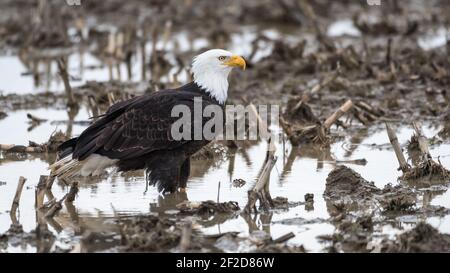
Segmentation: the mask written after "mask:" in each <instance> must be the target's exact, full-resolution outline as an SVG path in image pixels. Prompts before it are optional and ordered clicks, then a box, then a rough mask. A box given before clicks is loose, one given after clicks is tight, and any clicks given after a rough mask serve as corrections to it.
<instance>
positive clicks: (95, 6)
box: [0, 0, 450, 252]
mask: <svg viewBox="0 0 450 273" xmlns="http://www.w3.org/2000/svg"><path fill="white" fill-rule="evenodd" d="M63 2H64V1H57V0H48V1H13V0H6V1H2V2H1V3H0V62H1V69H2V72H3V73H1V74H2V75H5V77H6V78H5V79H3V78H2V80H1V81H0V82H1V83H0V126H3V127H1V128H2V134H1V136H0V144H1V145H2V146H1V151H0V169H1V175H0V180H1V181H0V186H1V189H2V193H1V195H2V197H1V199H0V200H6V201H3V202H1V201H0V209H1V211H0V218H1V219H2V221H0V222H3V223H4V224H3V225H1V223H0V227H1V229H0V234H1V235H0V252H15V251H24V252H70V251H71V252H95V251H99V252H102V251H115V252H147V251H148V252H163V251H164V252H166V251H171V252H178V251H182V252H183V251H193V252H203V251H210V252H308V251H314V252H318V251H329V252H447V251H448V249H449V248H448V241H449V239H448V238H447V236H449V235H447V234H445V233H449V232H450V230H449V229H448V219H449V218H448V215H450V209H449V207H448V200H449V197H448V194H449V193H448V186H449V182H450V180H449V178H450V174H449V172H448V168H449V166H450V165H449V160H448V158H449V157H448V156H449V155H448V147H449V136H450V129H449V128H450V125H449V124H450V123H449V119H450V115H449V101H450V100H449V94H448V85H449V84H450V74H449V72H448V71H450V59H449V58H448V56H449V54H448V51H449V50H450V47H449V41H448V37H447V36H448V33H447V31H446V29H447V28H448V22H449V19H450V18H449V14H448V12H446V11H447V10H448V9H449V3H448V1H433V3H428V2H426V1H423V3H410V2H408V3H406V2H405V3H403V2H402V4H401V5H400V4H399V2H398V1H385V2H383V5H381V6H380V7H369V6H367V5H366V4H365V1H359V2H358V1H356V2H352V1H343V2H342V3H341V2H337V1H333V2H332V3H328V2H327V1H312V0H311V1H303V0H302V1H293V0H286V1H271V0H263V1H260V0H258V1H256V0H248V1H225V2H224V4H223V5H217V4H216V3H213V2H212V1H207V0H202V1H184V2H183V3H181V4H180V3H179V1H151V2H148V1H142V0H133V1H118V0H111V1H102V2H100V1H82V3H83V4H82V5H81V6H80V7H71V6H68V5H65V4H64V3H63ZM24 14H31V16H24ZM50 19H51V20H50ZM343 26H344V27H343ZM207 48H227V49H229V50H231V51H233V52H234V53H236V54H240V55H243V56H244V57H245V58H246V60H247V63H248V69H247V70H246V71H245V73H234V72H233V74H232V75H231V76H230V79H229V80H230V87H231V89H230V97H229V99H228V103H229V104H242V102H243V101H245V102H247V103H253V104H254V105H258V104H270V103H272V104H277V105H280V107H281V113H282V120H281V121H280V126H281V128H274V129H275V130H276V132H277V133H279V134H280V136H281V140H280V143H277V146H278V151H279V152H278V154H277V155H278V156H279V161H278V162H277V165H276V167H275V168H274V171H273V172H272V173H271V180H272V182H271V186H270V187H271V189H270V190H271V191H273V193H272V196H279V197H277V198H274V199H273V203H274V204H273V205H274V207H273V209H271V210H269V211H262V210H259V211H257V213H256V215H251V217H247V216H242V215H241V208H243V207H244V206H245V203H246V198H247V191H248V190H249V189H251V188H252V186H253V185H254V182H255V178H256V177H257V175H258V172H259V170H260V167H261V166H259V164H262V162H260V159H263V158H264V155H265V149H266V147H265V145H264V143H263V142H261V141H235V142H224V141H216V142H213V143H212V144H211V145H208V146H207V147H205V148H204V149H202V150H201V151H199V152H198V153H197V154H196V155H195V156H194V157H193V160H192V162H193V164H192V169H191V179H192V181H190V183H189V184H188V193H189V194H181V193H180V194H178V195H177V196H165V197H161V196H159V195H158V193H156V192H154V191H153V189H145V185H144V184H143V180H142V178H143V174H142V172H132V173H126V174H114V173H108V176H105V177H104V178H102V179H98V180H95V179H91V180H86V181H81V180H80V181H78V182H79V192H78V195H77V197H76V198H75V200H74V204H72V206H71V205H70V204H66V203H65V202H64V203H62V204H61V206H62V210H61V211H59V212H58V213H55V215H54V218H53V221H51V220H50V221H48V222H46V224H45V225H44V226H47V225H48V226H49V227H51V228H50V229H49V228H43V226H42V225H40V226H39V228H36V223H35V220H36V219H35V218H36V216H35V215H34V214H35V209H34V200H35V197H34V189H35V187H36V186H37V183H38V181H39V177H40V175H48V173H47V169H46V168H47V167H48V165H49V164H51V163H53V162H54V160H55V158H56V154H55V153H54V152H55V150H56V147H57V146H58V145H59V144H60V143H62V142H63V141H64V140H66V139H68V138H69V137H72V136H75V135H77V134H79V133H80V132H81V131H82V130H83V129H84V128H85V127H86V126H88V125H89V124H90V123H91V122H92V121H93V119H95V118H96V117H97V116H99V115H101V114H102V113H103V112H104V111H106V109H107V108H108V107H109V106H110V105H111V104H113V103H115V102H119V101H122V100H126V99H129V98H132V97H134V96H138V95H141V94H145V93H149V92H156V91H158V90H160V89H163V88H170V87H176V86H179V85H181V84H183V83H185V82H188V81H189V80H190V79H191V75H190V71H189V63H190V61H191V59H192V57H193V56H195V55H196V54H198V53H200V52H202V51H204V50H205V49H207ZM61 60H64V61H65V63H66V64H67V72H68V78H69V82H70V85H71V92H72V95H69V94H70V93H69V92H68V90H67V88H66V87H65V85H64V82H63V80H62V79H61V71H59V70H58V63H59V62H60V61H61ZM71 96H73V100H74V101H75V103H74V104H73V103H72V104H71V103H70V97H71ZM349 100H351V102H352V106H351V108H349V109H347V110H346V111H345V112H342V113H340V116H339V118H337V119H336V120H334V121H333V122H332V123H328V122H329V120H328V119H329V118H330V117H333V114H335V113H336V111H339V110H338V109H340V108H341V107H342V106H343V105H345V103H346V102H347V101H349ZM413 121H420V122H422V123H423V124H425V126H424V128H425V129H426V133H427V136H428V139H427V143H428V145H429V148H430V150H431V152H430V155H429V157H428V159H427V160H424V157H423V153H422V152H421V150H420V145H419V141H418V138H417V137H416V136H415V135H413V134H412V131H411V126H410V123H411V122H413ZM385 122H388V123H392V124H395V127H396V129H395V130H396V132H397V134H398V135H399V142H400V146H401V147H400V149H402V150H403V151H407V156H408V159H407V164H408V166H409V169H408V171H407V172H405V173H403V172H400V170H397V168H398V162H397V161H395V160H396V159H395V154H394V151H393V149H392V148H391V145H390V144H389V142H388V138H387V135H386V132H385V129H384V123H385ZM3 128H4V129H3ZM16 128H17V129H16ZM5 132H6V133H5ZM20 175H27V176H30V178H29V179H28V180H29V183H30V184H29V185H27V188H25V189H24V197H23V198H22V201H21V202H22V203H23V204H22V206H23V207H22V208H21V210H20V212H21V214H22V216H21V217H19V220H20V222H21V223H22V224H23V226H21V224H19V223H16V222H15V221H13V219H11V222H14V224H12V225H10V223H9V219H8V218H9V217H8V216H7V212H9V208H10V206H11V202H10V201H11V200H10V199H11V198H12V197H13V195H14V190H15V185H16V182H17V177H18V176H20ZM398 178H400V179H398ZM3 181H4V182H3ZM372 181H373V182H372ZM69 188H70V187H69V186H68V185H66V184H65V183H64V182H62V181H55V185H54V186H53V192H52V191H50V192H46V201H51V200H61V198H62V197H63V196H65V194H66V193H67V192H68V191H69ZM3 189H5V190H3ZM143 192H144V195H143V197H141V195H142V193H143ZM191 192H192V193H191ZM3 194H4V195H5V196H3ZM188 196H189V198H188ZM216 196H217V201H206V200H211V199H212V200H216ZM5 197H6V199H5ZM87 197H89V199H86V198H87ZM7 198H9V199H7ZM53 198H55V199H53ZM78 199H80V201H78V202H77V200H78ZM149 203H150V204H149ZM116 207H118V210H116ZM272 218H273V219H272ZM3 219H5V221H3ZM6 220H7V221H6ZM16 220H17V219H16ZM422 220H425V221H426V223H422ZM440 221H444V223H446V224H443V225H440V224H438V223H437V222H440ZM430 224H431V225H432V226H434V227H438V229H435V228H434V227H432V226H430ZM405 225H410V226H411V228H412V229H411V230H406V229H405V227H404V226H405ZM291 230H292V232H293V234H290V232H291ZM386 230H387V231H386ZM392 230H394V232H395V236H392V234H391V233H390V232H392ZM66 233H69V235H67V234H66ZM188 235H189V236H188ZM387 235H391V236H390V237H391V238H392V237H395V239H394V240H392V239H389V238H386V237H387ZM65 236H66V237H65ZM182 242H183V243H182ZM186 242H188V243H186Z"/></svg>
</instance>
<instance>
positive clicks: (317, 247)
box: [0, 20, 450, 252]
mask: <svg viewBox="0 0 450 273" xmlns="http://www.w3.org/2000/svg"><path fill="white" fill-rule="evenodd" d="M343 29H344V31H343ZM352 31H353V29H352V27H351V25H350V22H349V21H348V20H344V21H342V22H338V23H337V25H335V26H332V27H331V28H330V30H329V33H328V34H329V35H331V36H340V35H350V36H358V35H359V34H358V33H355V32H354V31H353V32H352ZM255 33H256V30H255V29H253V28H251V27H250V28H248V29H247V30H245V31H243V32H242V33H241V34H236V35H234V36H233V37H232V38H231V39H232V44H233V45H234V46H232V47H231V50H233V51H234V52H235V53H237V54H242V55H248V54H249V53H250V50H251V46H250V44H251V41H253V40H254V39H255V37H256V34H255ZM440 34H442V33H440ZM264 35H266V36H267V37H269V38H280V35H281V34H280V33H278V32H276V31H272V30H270V29H269V30H265V32H264ZM440 36H442V35H440ZM303 38H304V37H303ZM431 38H433V37H431ZM283 39H285V40H292V41H295V39H296V38H295V36H294V35H284V36H283ZM175 40H176V41H177V42H173V41H171V42H169V45H167V49H168V50H169V51H170V50H171V48H173V47H175V46H176V45H175V44H179V45H185V44H188V42H187V40H188V37H187V36H186V35H185V34H178V35H177V36H176V38H175ZM192 44H193V47H194V48H197V49H200V48H202V47H205V46H207V44H208V42H207V41H206V40H202V39H198V40H195V41H194V42H193V43H192ZM263 47H264V48H266V49H265V50H263V51H259V52H258V55H256V56H255V60H257V59H259V58H262V57H264V56H265V55H267V54H270V52H271V46H270V44H265V45H263ZM180 50H188V48H180ZM148 51H150V48H148ZM68 63H69V72H70V74H71V76H73V77H74V79H72V84H73V86H78V85H81V84H83V83H85V82H86V81H89V80H97V81H106V80H109V79H110V75H109V70H108V67H106V66H105V65H104V64H102V63H101V62H100V61H98V60H97V59H96V58H95V57H94V56H93V55H91V54H89V53H82V52H79V51H77V52H75V53H73V54H71V55H70V57H69V61H68ZM0 67H2V68H4V67H7V68H8V69H2V77H6V78H5V79H8V80H1V81H0V92H3V93H5V94H7V93H19V94H26V93H30V92H31V93H34V92H40V91H47V90H51V91H61V90H63V84H62V82H60V80H59V79H58V76H57V75H56V63H54V62H42V63H41V64H40V67H39V69H38V70H39V71H40V74H41V77H40V79H39V80H36V79H35V78H34V77H32V76H31V75H30V71H29V70H28V69H27V67H26V66H25V65H24V64H23V63H22V62H21V61H20V60H19V59H18V58H17V57H16V56H1V57H0ZM139 67H141V64H140V57H139V56H137V57H136V58H135V60H134V62H133V77H132V78H131V79H130V80H132V81H139V80H141V79H140V78H139V77H140V72H139V70H138V68H139ZM121 69H123V70H122V71H121V74H122V75H126V70H125V67H122V68H121ZM175 70H176V68H175ZM113 77H117V75H113ZM178 80H179V81H183V80H184V79H183V78H179V79H178ZM27 113H31V114H33V115H35V116H38V117H43V118H48V119H49V121H47V122H45V123H43V124H41V125H39V126H38V127H36V128H33V129H32V130H29V126H30V125H29V124H28V121H27V118H26V114H27ZM88 118H89V113H88V111H87V110H86V109H84V108H82V109H81V110H80V111H79V113H78V115H77V116H76V117H75V121H86V120H88ZM67 119H68V114H67V112H66V110H65V109H54V108H49V109H44V108H42V109H37V110H21V111H14V112H8V116H7V117H6V118H4V119H2V120H0V132H1V134H0V143H2V144H18V145H24V144H27V143H28V141H29V140H31V141H34V142H37V143H42V142H45V141H47V140H48V138H49V135H50V133H51V132H53V131H55V130H57V129H59V130H62V131H64V132H65V131H67V130H68V128H67V125H66V124H65V123H61V122H58V121H67ZM55 121H56V122H57V123H55ZM394 125H395V126H396V127H397V134H398V137H399V141H400V143H401V144H403V145H404V144H406V142H407V141H408V140H409V138H410V136H411V134H412V129H411V128H410V127H409V126H406V125H400V124H394ZM425 125H426V126H424V127H425V128H424V131H425V134H426V135H427V136H428V137H432V136H435V135H436V133H437V132H438V131H439V129H440V128H439V127H433V126H431V125H427V124H425ZM84 128H85V127H84V126H82V125H74V126H73V128H72V129H71V130H72V135H77V134H79V133H80V132H82V130H83V129H84ZM341 133H342V132H341ZM277 146H278V152H277V153H278V154H277V155H278V161H277V164H276V167H275V168H274V169H273V171H272V174H271V175H272V180H271V194H272V196H274V197H275V196H283V197H287V198H288V199H289V200H290V201H292V202H297V201H303V200H304V195H305V194H307V193H312V194H314V196H315V198H314V200H315V202H314V208H313V209H312V210H306V209H305V207H304V206H296V207H293V208H290V209H289V210H288V211H275V212H273V216H272V219H271V222H270V223H266V221H265V220H264V219H260V218H257V219H256V225H257V227H258V228H259V229H263V228H264V229H265V230H270V233H271V236H272V237H273V238H277V237H279V236H281V235H284V234H286V233H288V232H291V231H292V232H294V234H295V235H296V236H295V238H293V239H291V240H290V241H289V243H290V244H294V245H300V244H303V245H304V246H305V248H306V249H307V250H308V251H321V250H322V249H323V247H324V245H322V244H320V243H319V242H318V241H317V239H316V236H318V235H324V234H331V233H333V232H334V230H335V227H334V226H333V225H331V224H329V223H323V222H322V221H321V219H327V218H329V214H328V211H327V206H326V202H325V201H324V199H323V197H322V194H323V192H324V190H325V180H326V177H327V175H328V173H329V172H330V171H331V170H332V169H333V168H334V166H336V164H347V165H348V166H350V167H351V168H353V169H354V170H355V171H357V172H359V173H361V174H362V175H363V177H365V178H366V179H367V180H371V181H374V182H375V184H376V185H377V186H378V187H383V186H384V185H386V184H387V183H392V184H396V183H398V182H397V177H398V176H399V175H400V172H399V171H398V170H397V169H396V168H397V166H398V163H397V161H396V158H395V155H394V152H393V151H392V150H391V149H390V145H389V141H388V138H387V135H386V132H385V130H384V128H383V127H382V126H378V127H377V126H374V127H371V128H369V129H366V128H360V129H359V131H358V132H357V133H353V134H352V137H344V138H343V139H342V140H340V141H338V142H336V143H335V144H333V145H332V146H331V148H330V150H329V151H317V150H314V149H312V148H310V147H298V148H293V147H291V146H290V145H289V143H288V142H287V141H286V142H283V141H282V140H280V142H279V143H278V144H277ZM265 152H266V144H265V143H263V142H260V143H258V144H256V145H253V146H251V147H248V148H246V149H241V150H238V151H236V152H235V153H234V154H231V155H229V156H228V157H227V159H224V160H221V161H219V162H216V163H214V164H213V163H212V162H205V161H194V162H193V163H192V177H191V178H190V182H189V184H188V193H187V196H185V197H184V198H183V197H180V196H178V197H177V198H175V197H173V196H165V197H163V196H160V195H159V194H158V192H157V191H156V189H154V188H149V189H148V191H145V181H144V178H143V175H142V172H136V173H133V174H112V175H111V176H110V177H109V178H107V179H104V180H100V181H93V180H90V181H89V180H88V181H83V182H82V183H81V184H80V191H79V194H78V197H77V199H76V201H75V202H74V208H72V210H68V209H67V208H66V207H64V208H63V210H62V211H61V213H60V215H59V216H58V217H57V220H58V221H59V222H60V223H61V227H53V228H52V231H53V232H54V233H55V234H57V235H58V238H59V240H58V241H57V242H58V246H59V247H61V248H70V246H71V245H73V244H75V243H76V242H77V241H78V240H79V236H74V234H75V228H74V227H73V225H70V221H71V220H70V219H71V218H72V219H73V217H74V216H76V217H78V218H79V220H78V221H79V223H80V225H85V226H88V227H89V229H92V230H105V229H107V228H108V227H109V223H110V222H111V218H113V217H114V215H115V214H116V213H118V214H119V215H137V214H142V213H149V212H155V213H156V212H157V213H167V214H170V213H173V210H174V209H176V207H175V205H176V204H177V203H180V202H182V201H184V200H185V199H186V198H187V199H188V200H190V201H205V200H216V199H217V192H218V188H219V183H220V191H219V199H220V201H221V202H224V201H237V202H238V203H239V205H240V206H241V207H244V205H245V203H246V201H247V191H248V189H250V188H251V187H252V185H253V181H254V179H255V177H256V176H257V173H258V171H259V169H260V168H261V165H262V164H263V161H264V157H265ZM431 153H432V155H433V156H434V157H435V158H438V157H439V159H440V161H441V162H442V164H443V165H444V166H446V167H447V168H450V144H449V143H446V144H441V145H439V146H432V147H431ZM353 159H366V160H367V164H366V165H355V164H349V163H336V162H335V160H338V161H344V160H353ZM53 160H54V158H53V156H52V155H21V156H13V155H4V154H2V157H0V233H3V232H5V231H6V230H7V229H8V228H9V226H10V225H11V220H10V217H9V213H8V212H9V209H10V206H11V203H12V200H13V197H14V192H15V190H16V186H17V181H18V179H19V177H20V176H24V177H26V178H27V182H26V186H25V188H24V190H23V192H22V198H21V202H20V207H19V214H18V219H19V221H20V223H21V224H22V225H23V227H24V229H25V231H30V230H32V229H34V228H35V226H36V218H35V209H34V200H35V196H34V190H35V186H36V185H37V183H38V180H39V176H40V175H44V174H48V171H47V167H48V165H49V162H53ZM234 179H243V180H245V181H247V183H246V184H245V185H244V186H243V187H241V188H236V187H234V186H233V185H232V181H233V180H234ZM5 183H6V184H5ZM67 191H68V188H67V187H65V186H64V185H61V184H59V183H55V185H54V186H53V194H54V195H55V197H57V198H61V197H62V196H63V195H64V194H65V193H66V192H67ZM449 203H450V192H448V191H444V192H443V193H442V194H440V195H437V196H434V197H433V199H432V200H431V204H432V205H441V206H448V204H449ZM418 205H419V206H420V205H421V202H420V203H419V204H418ZM303 219H306V220H314V221H313V222H315V223H309V224H299V223H300V222H302V221H303ZM398 220H399V221H403V223H402V224H401V225H396V226H395V227H393V226H390V225H386V226H384V227H383V228H382V230H379V231H377V232H379V233H380V234H389V235H394V234H396V233H398V232H403V230H400V229H399V227H401V228H405V229H408V228H410V227H411V225H410V224H409V223H411V222H414V221H415V220H417V219H414V218H400V219H398ZM427 221H428V222H429V223H431V224H432V225H433V226H435V227H437V228H438V229H439V230H440V231H442V232H446V233H450V216H447V217H444V218H437V217H433V218H429V219H427ZM201 230H202V231H203V232H204V233H206V234H216V233H223V232H228V231H238V232H240V235H241V236H246V235H248V234H249V230H250V227H249V225H248V224H247V222H246V221H245V220H244V219H243V218H242V217H240V216H236V217H234V218H231V219H228V220H226V221H224V222H221V223H214V222H210V223H204V224H203V225H202V226H201ZM245 250H246V249H234V251H245ZM8 251H10V252H33V251H35V249H34V248H33V247H30V246H28V245H24V244H18V245H14V246H10V248H8ZM230 251H231V250H230Z"/></svg>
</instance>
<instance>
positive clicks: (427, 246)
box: [382, 222, 450, 253]
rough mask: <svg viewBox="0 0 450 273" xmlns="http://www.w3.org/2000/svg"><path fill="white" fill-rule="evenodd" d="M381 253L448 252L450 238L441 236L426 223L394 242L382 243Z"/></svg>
mask: <svg viewBox="0 0 450 273" xmlns="http://www.w3.org/2000/svg"><path fill="white" fill-rule="evenodd" d="M382 245H383V246H382V251H383V252H390V253H392V252H402V253H405V252H406V253H424V252H432V253H436V252H441V253H442V252H449V251H450V236H449V235H448V234H441V233H439V231H438V230H436V229H435V228H434V227H432V226H430V225H429V224H426V223H423V222H421V223H419V224H417V226H416V227H414V228H413V229H412V230H411V231H407V232H405V233H403V234H401V235H399V236H397V238H396V239H395V240H394V241H387V242H383V243H382Z"/></svg>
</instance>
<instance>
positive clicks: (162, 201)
mask: <svg viewBox="0 0 450 273" xmlns="http://www.w3.org/2000/svg"><path fill="white" fill-rule="evenodd" d="M185 201H189V200H188V198H187V193H186V192H174V193H172V194H168V195H165V196H158V203H157V204H155V203H150V212H155V213H158V214H159V215H165V214H166V212H167V211H168V210H177V209H178V208H177V205H178V204H180V203H182V202H185Z"/></svg>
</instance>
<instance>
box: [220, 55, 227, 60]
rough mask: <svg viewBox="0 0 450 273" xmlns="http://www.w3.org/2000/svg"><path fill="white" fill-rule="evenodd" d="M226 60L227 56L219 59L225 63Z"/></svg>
mask: <svg viewBox="0 0 450 273" xmlns="http://www.w3.org/2000/svg"><path fill="white" fill-rule="evenodd" d="M226 58H227V57H225V56H220V57H219V61H225V59H226Z"/></svg>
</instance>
